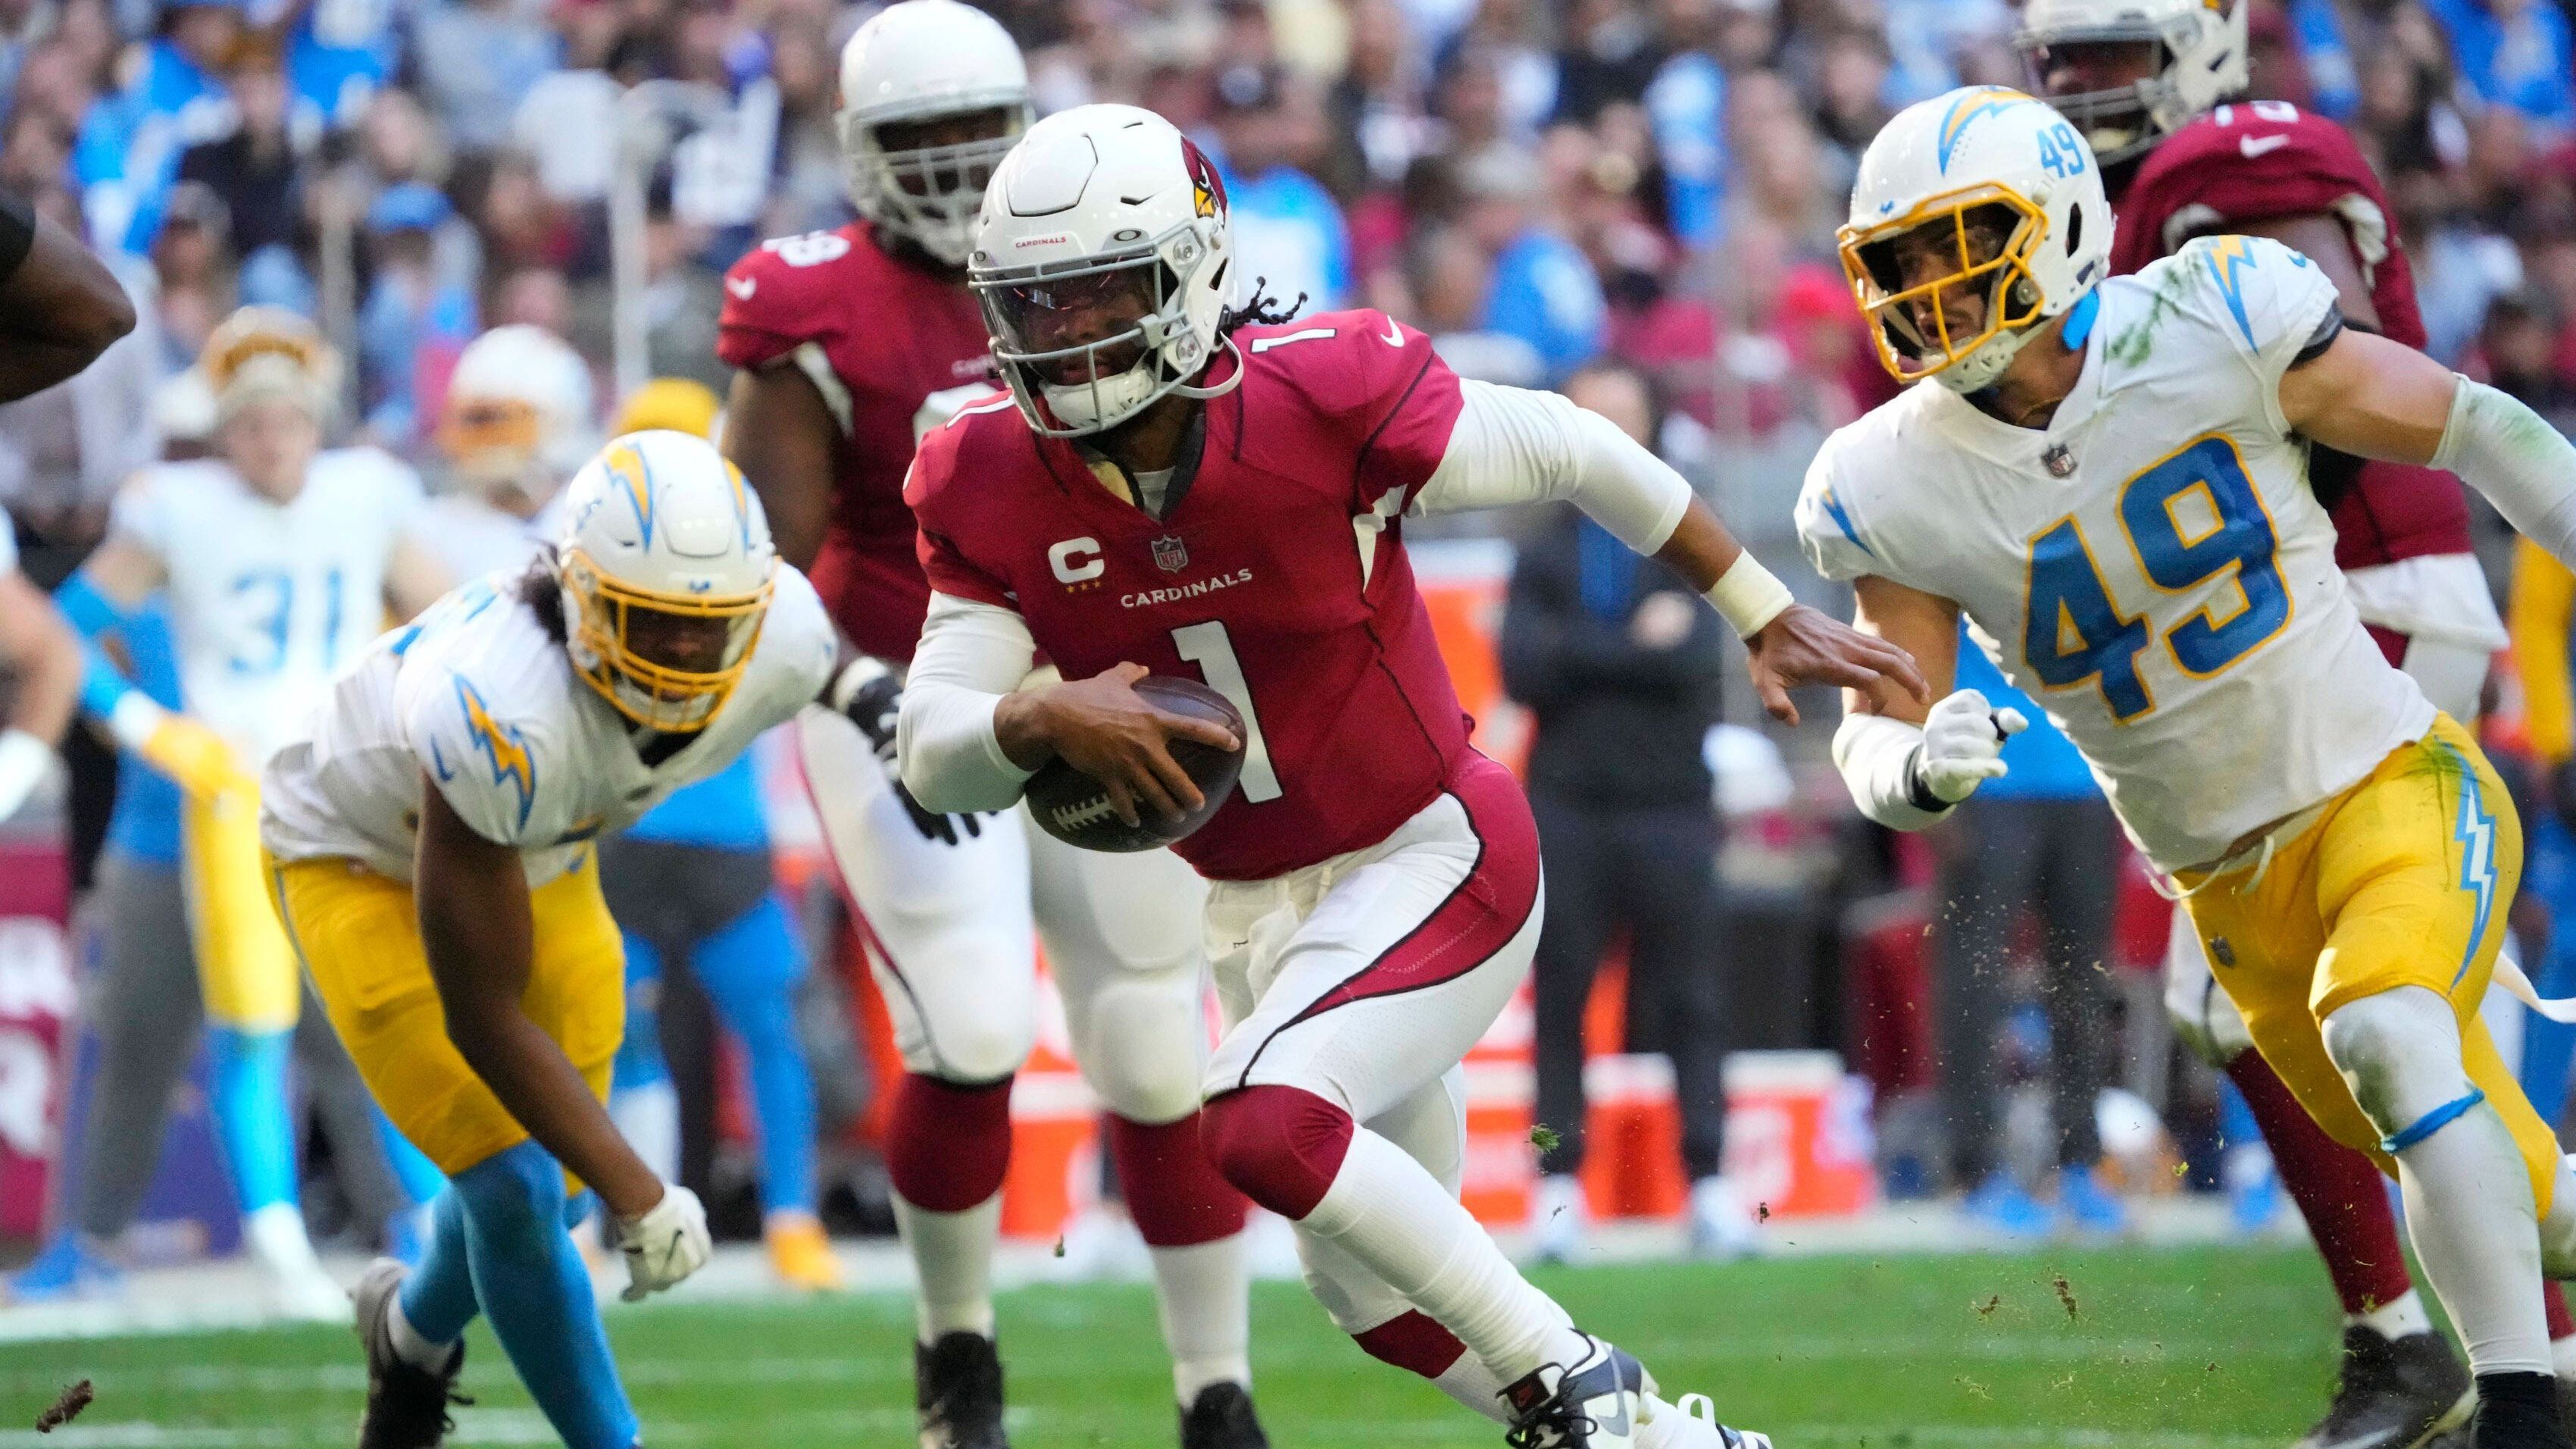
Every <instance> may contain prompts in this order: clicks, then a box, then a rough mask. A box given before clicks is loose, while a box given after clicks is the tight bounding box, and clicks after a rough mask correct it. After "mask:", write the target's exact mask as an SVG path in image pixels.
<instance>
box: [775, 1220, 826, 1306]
mask: <svg viewBox="0 0 2576 1449" xmlns="http://www.w3.org/2000/svg"><path fill="white" fill-rule="evenodd" d="M760 1236H761V1240H762V1241H763V1242H764V1243H766V1244H767V1245H768V1247H769V1270H770V1271H771V1272H773V1273H775V1274H777V1275H778V1281H779V1282H781V1283H784V1284H786V1285H787V1286H788V1287H790V1288H801V1289H803V1290H804V1291H806V1292H808V1293H829V1292H832V1291H833V1290H835V1289H837V1288H839V1287H840V1286H841V1284H842V1277H841V1260H840V1259H839V1258H838V1257H836V1256H834V1254H833V1252H832V1240H831V1238H830V1237H829V1236H827V1235H826V1234H825V1233H824V1231H823V1222H822V1219H820V1218H817V1217H815V1216H814V1215H813V1214H812V1213H800V1212H779V1213H771V1214H770V1215H769V1220H768V1221H767V1222H765V1223H763V1224H762V1225H761V1232H760Z"/></svg>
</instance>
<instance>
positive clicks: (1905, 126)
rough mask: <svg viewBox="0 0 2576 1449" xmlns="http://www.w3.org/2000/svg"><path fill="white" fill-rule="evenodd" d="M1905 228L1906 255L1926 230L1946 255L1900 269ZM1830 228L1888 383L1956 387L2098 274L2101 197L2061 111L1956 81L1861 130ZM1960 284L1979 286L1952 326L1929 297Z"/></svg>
mask: <svg viewBox="0 0 2576 1449" xmlns="http://www.w3.org/2000/svg"><path fill="white" fill-rule="evenodd" d="M1917 233H1923V234H1925V236H1924V237H1923V238H1919V239H1917V240H1915V241H1914V242H1912V243H1911V249H1912V250H1913V253H1914V254H1915V255H1917V256H1919V255H1921V252H1920V248H1921V247H1922V246H1923V244H1924V242H1925V240H1929V241H1932V242H1933V243H1934V244H1936V245H1938V246H1939V247H1940V248H1941V249H1942V251H1943V252H1945V253H1948V254H1950V255H1953V256H1955V257H1956V258H1957V263H1956V265H1955V266H1953V267H1951V268H1950V269H1949V270H1947V271H1945V272H1942V273H1939V274H1938V275H1932V276H1919V277H1918V278H1917V279H1916V280H1914V281H1912V282H1908V281H1907V280H1906V274H1905V268H1904V267H1903V265H1902V263H1901V260H1900V253H1901V252H1905V251H1907V250H1908V249H1909V248H1908V246H1907V245H1905V243H1906V240H1907V238H1909V237H1913V236H1915V234H1917ZM1835 240H1836V242H1837V243H1838V245H1839V248H1840V250H1841V252H1842V258H1843V272H1844V274H1845V275H1846V276H1848V277H1849V278H1850V279H1851V287H1852V295H1853V297H1854V298H1855V299H1856V300H1858V301H1859V303H1860V309H1861V315H1862V316H1864V317H1866V318H1867V319H1868V320H1869V324H1870V334H1871V336H1872V337H1873V338H1874V339H1875V340H1876V342H1877V344H1878V360H1879V362H1880V363H1881V364H1883V365H1884V366H1885V367H1886V368H1887V370H1888V371H1889V372H1890V373H1893V374H1894V375H1895V377H1896V379H1897V381H1899V382H1907V383H1911V382H1916V381H1919V380H1921V379H1923V378H1926V377H1938V378H1939V379H1940V380H1941V384H1942V386H1944V387H1947V388H1949V389H1951V390H1952V391H1954V392H1962V393H1967V392H1975V391H1977V390H1979V389H1981V388H1984V387H1986V386H1987V385H1989V384H1991V383H1992V382H1994V380H1995V379H1996V378H1998V377H2000V376H2002V375H2003V371H2004V368H2005V367H2007V366H2009V365H2010V364H2011V362H2012V360H2013V356H2014V354H2016V353H2018V352H2020V351H2021V349H2022V344H2024V343H2026V342H2028V341H2029V340H2030V339H2031V338H2032V337H2034V336H2037V335H2038V333H2039V330H2040V324H2041V323H2043V322H2046V321H2047V320H2048V319H2050V318H2052V317H2057V316H2061V315H2063V314H2064V313H2065V311H2066V309H2067V308H2069V307H2072V306H2074V305H2075V303H2076V302H2077V300H2078V299H2080V298H2082V297H2083V296H2084V295H2085V294H2086V293H2088V292H2090V291H2092V290H2093V288H2094V287H2095V286H2096V285H2097V284H2099V283H2100V282H2101V280H2102V277H2103V274H2104V272H2105V271H2106V270H2107V269H2108V262H2109V260H2110V256H2111V206H2110V202H2109V201H2108V200H2107V199H2105V197H2104V195H2103V192H2102V168H2101V166H2100V164H2099V163H2097V162H2096V161H2095V160H2094V159H2093V152H2092V148H2090V147H2088V146H2087V145H2085V144H2084V138H2083V136H2081V135H2079V134H2078V133H2077V132H2076V130H2075V127H2074V126H2073V125H2072V124H2071V123H2069V122H2068V121H2067V120H2066V118H2065V117H2063V116H2060V115H2059V114H2058V113H2057V112H2055V111H2053V110H2050V109H2049V108H2048V107H2047V106H2045V105H2043V104H2041V103H2040V102H2038V101H2035V100H2033V99H2031V98H2030V97H2029V96H2026V95H2023V94H2022V93H2021V92H2019V91H2015V90H2006V89H2004V88H2003V87H2001V86H1969V87H1964V88H1962V89H1959V90H1955V91H1952V92H1950V93H1949V94H1948V95H1942V96H1934V97H1933V98H1932V99H1930V100H1928V101H1918V102H1916V103H1915V104H1913V105H1911V106H1908V107H1906V108H1905V109H1904V110H1902V111H1899V112H1898V113H1897V115H1896V118H1895V119H1894V120H1891V121H1889V122H1888V123H1887V125H1886V127H1885V128H1884V129H1883V130H1881V131H1880V132H1879V133H1878V136H1877V138H1876V139H1875V140H1873V141H1871V142H1870V143H1869V149H1868V150H1867V151H1865V152H1863V153H1862V154H1861V158H1860V176H1859V179H1858V180H1857V181H1856V182H1855V183H1854V184H1853V186H1852V200H1851V220H1850V221H1849V223H1847V224H1846V225H1845V226H1844V227H1843V228H1842V230H1841V231H1840V232H1839V233H1838V234H1837V235H1836V238H1835ZM1963 284H1973V285H1977V286H1979V287H1980V288H1981V289H1982V291H1983V293H1984V311H1983V315H1982V316H1981V317H1980V318H1979V319H1977V330H1976V332H1975V334H1974V335H1973V336H1968V337H1959V336H1955V335H1953V333H1952V322H1951V317H1950V307H1949V306H1948V305H1945V304H1944V301H1943V298H1944V296H1945V294H1947V293H1949V292H1951V291H1952V289H1955V288H1957V287H1960V286H1961V285H1963Z"/></svg>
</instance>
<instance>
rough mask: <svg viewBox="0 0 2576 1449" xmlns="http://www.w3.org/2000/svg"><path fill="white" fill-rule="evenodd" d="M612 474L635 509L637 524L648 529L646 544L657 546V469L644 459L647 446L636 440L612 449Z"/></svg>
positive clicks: (649, 546)
mask: <svg viewBox="0 0 2576 1449" xmlns="http://www.w3.org/2000/svg"><path fill="white" fill-rule="evenodd" d="M607 467H608V476H609V477H610V478H612V479H614V480H616V482H617V484H618V487H619V488H620V489H621V490H622V491H623V492H624V493H625V494H626V501H627V503H628V504H629V505H631V506H632V507H633V508H634V510H635V526H636V527H638V528H640V529H642V530H643V531H644V537H643V544H644V546H645V547H646V548H651V547H652V546H653V469H652V467H651V465H649V464H647V463H646V462H645V461H644V450H643V449H641V448H638V447H636V446H635V445H634V444H633V443H621V444H619V445H618V446H617V447H616V448H614V449H612V450H610V452H609V454H608V458H607Z"/></svg>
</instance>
